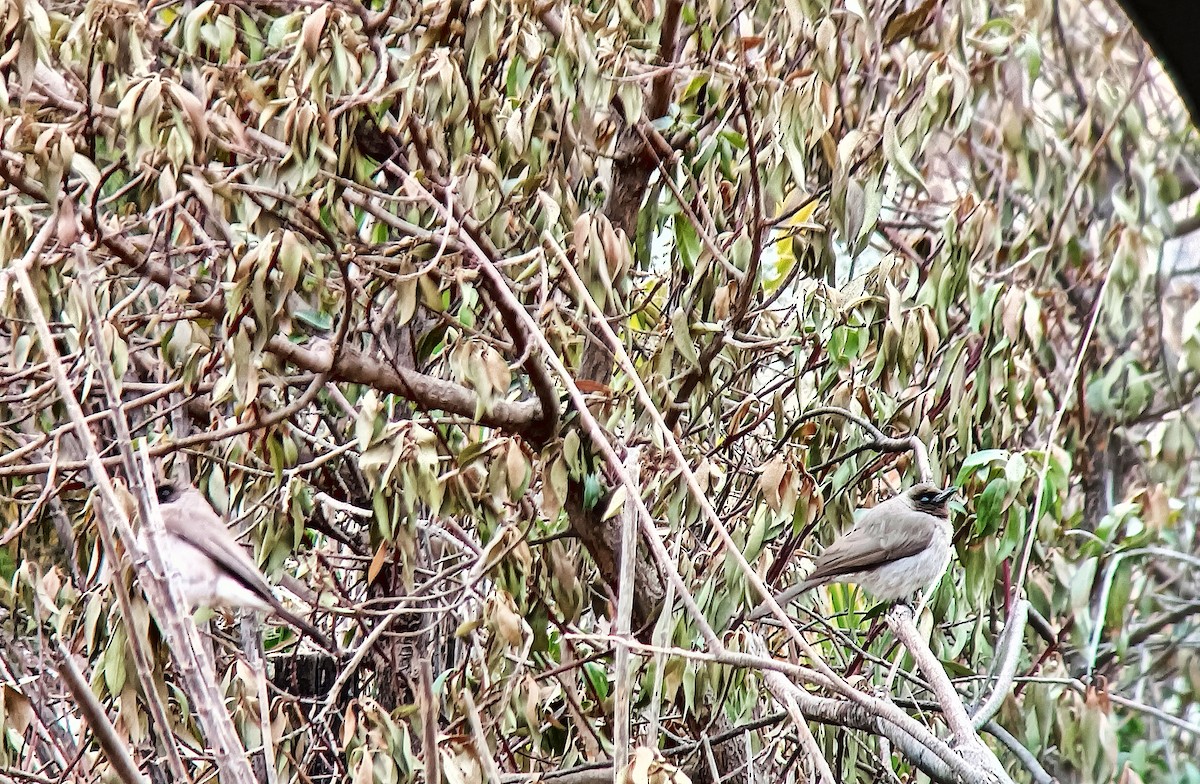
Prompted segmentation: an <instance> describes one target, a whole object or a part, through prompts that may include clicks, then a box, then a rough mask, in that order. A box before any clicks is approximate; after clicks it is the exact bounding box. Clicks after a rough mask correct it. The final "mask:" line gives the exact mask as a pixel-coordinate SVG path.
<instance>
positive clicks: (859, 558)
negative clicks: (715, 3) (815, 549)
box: [804, 502, 937, 586]
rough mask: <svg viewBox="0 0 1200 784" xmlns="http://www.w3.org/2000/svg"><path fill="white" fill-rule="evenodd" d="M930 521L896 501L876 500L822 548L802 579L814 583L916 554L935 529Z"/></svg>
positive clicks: (927, 542) (927, 543)
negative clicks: (815, 561)
mask: <svg viewBox="0 0 1200 784" xmlns="http://www.w3.org/2000/svg"><path fill="white" fill-rule="evenodd" d="M885 507H886V508H885ZM934 522H935V521H932V520H931V519H930V518H929V516H928V515H925V514H922V513H920V512H914V511H913V510H911V509H908V508H904V507H900V506H899V505H893V504H891V503H890V502H885V503H884V504H880V505H879V506H877V507H875V508H874V509H872V510H871V511H870V512H868V513H867V515H866V516H865V517H864V518H863V519H862V520H861V521H859V524H858V525H856V526H854V528H852V529H851V530H850V531H849V532H848V533H846V535H845V536H843V537H842V538H840V539H838V540H837V541H836V542H834V543H833V544H831V545H829V547H827V548H825V551H824V552H822V553H821V555H820V556H819V557H818V558H817V564H816V566H815V567H814V568H813V570H812V573H810V574H809V575H808V577H806V578H805V580H804V582H805V583H808V584H811V585H814V586H815V585H819V584H820V583H822V582H826V581H829V580H831V579H835V578H837V577H841V576H843V575H847V574H854V573H855V572H862V571H866V570H868V569H873V568H875V567H878V566H881V565H883V564H885V563H888V562H890V561H897V560H899V559H901V558H907V557H909V556H912V555H916V554H917V553H919V552H921V551H922V550H924V549H925V548H926V547H928V546H929V543H930V541H931V540H932V539H933V535H934V532H935V531H936V530H937V526H936V525H935V524H934Z"/></svg>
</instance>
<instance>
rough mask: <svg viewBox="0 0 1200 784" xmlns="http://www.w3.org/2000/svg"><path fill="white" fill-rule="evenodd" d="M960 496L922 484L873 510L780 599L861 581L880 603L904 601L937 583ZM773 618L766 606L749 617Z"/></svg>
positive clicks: (945, 562)
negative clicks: (952, 514)
mask: <svg viewBox="0 0 1200 784" xmlns="http://www.w3.org/2000/svg"><path fill="white" fill-rule="evenodd" d="M956 492H957V489H956V488H954V487H948V488H946V489H945V490H942V489H941V488H939V487H937V486H936V485H932V484H929V483H928V482H922V483H920V484H916V485H913V486H912V487H910V488H909V489H908V490H906V491H904V492H903V493H901V494H900V495H897V496H894V497H892V498H889V499H888V500H886V501H884V502H883V503H881V504H878V505H876V506H874V507H872V508H871V509H868V510H867V511H866V512H865V513H864V514H863V516H862V517H861V518H860V519H859V520H858V522H857V523H855V524H854V527H853V528H851V529H850V530H849V531H847V532H846V533H845V534H843V535H842V536H841V537H839V538H838V539H837V540H836V541H835V542H834V543H833V544H831V545H829V547H826V548H825V550H824V551H823V552H822V553H821V554H820V555H819V556H818V557H817V563H816V566H815V567H813V570H812V572H811V573H809V575H808V577H806V578H805V579H804V580H803V581H802V582H800V583H799V584H797V585H793V586H792V587H791V588H789V589H787V590H786V591H784V592H783V593H781V594H779V595H778V596H777V597H775V601H776V602H778V603H779V604H780V605H784V604H787V603H789V602H791V601H793V600H794V599H795V598H796V597H798V596H800V594H802V593H804V592H805V591H809V590H811V589H813V588H816V587H817V586H819V585H827V584H829V583H856V584H858V585H859V586H861V587H862V588H863V589H864V590H866V591H867V592H868V593H870V594H872V595H873V596H875V597H876V598H878V599H882V600H885V601H895V600H897V599H903V598H906V597H908V596H911V595H912V594H915V593H916V592H918V591H920V590H923V589H924V588H926V587H928V586H930V585H932V584H933V583H935V582H937V580H938V579H940V578H941V576H942V574H944V573H945V571H946V567H947V566H949V565H950V551H951V541H950V538H951V533H952V532H951V528H950V507H949V506H948V504H947V502H948V501H949V500H950V497H951V496H953V495H954V494H955V493H956ZM770 614H771V609H770V607H768V606H767V605H766V604H765V603H764V604H761V605H759V606H758V607H757V608H755V610H754V611H753V612H752V613H750V615H748V616H747V620H751V621H754V620H759V619H761V618H763V617H765V616H768V615H770Z"/></svg>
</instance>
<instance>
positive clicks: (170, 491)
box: [154, 485, 175, 504]
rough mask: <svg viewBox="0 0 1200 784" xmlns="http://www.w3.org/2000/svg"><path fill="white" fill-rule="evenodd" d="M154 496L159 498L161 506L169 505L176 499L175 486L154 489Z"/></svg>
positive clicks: (160, 486)
mask: <svg viewBox="0 0 1200 784" xmlns="http://www.w3.org/2000/svg"><path fill="white" fill-rule="evenodd" d="M154 494H155V495H156V496H158V502H159V503H160V504H167V503H170V502H171V500H172V499H174V498H175V487H174V486H173V485H159V486H158V487H156V488H154Z"/></svg>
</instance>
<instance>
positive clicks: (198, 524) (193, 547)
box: [141, 484, 334, 651]
mask: <svg viewBox="0 0 1200 784" xmlns="http://www.w3.org/2000/svg"><path fill="white" fill-rule="evenodd" d="M156 492H157V495H158V504H159V506H158V508H159V511H160V512H161V513H162V521H163V529H164V531H163V533H164V535H163V537H162V539H161V540H160V541H161V554H162V557H163V559H164V561H166V562H167V563H169V564H171V565H173V566H174V567H175V569H176V570H177V571H178V572H179V576H180V578H181V579H180V586H179V587H180V590H181V592H182V593H183V597H184V599H185V600H186V601H187V602H188V604H189V605H190V606H191V608H192V609H195V608H197V607H245V608H248V609H252V610H259V611H262V612H267V613H272V612H273V613H275V614H276V615H278V616H279V617H280V618H282V619H283V620H285V621H287V622H288V623H289V624H291V625H292V626H294V627H296V628H297V629H299V630H300V631H302V632H304V633H305V634H307V635H308V636H309V637H311V638H312V639H313V641H314V642H316V643H317V644H318V645H320V646H321V647H322V648H324V649H325V650H327V651H333V650H334V648H333V646H332V644H331V643H330V641H329V639H328V638H327V637H326V636H325V635H324V634H323V633H322V632H321V631H320V630H319V629H317V628H316V627H315V626H313V625H312V624H311V623H309V622H308V621H306V620H304V619H303V618H301V617H300V616H298V615H296V614H295V613H293V612H292V611H291V610H289V609H288V608H287V607H286V606H284V604H283V602H282V601H280V600H279V597H277V596H276V595H275V592H274V590H273V589H272V587H271V584H270V583H268V582H267V578H266V577H264V576H263V573H262V572H261V571H259V568H258V565H257V564H255V563H254V560H253V559H252V558H251V557H250V554H249V553H247V552H246V550H245V548H244V547H242V546H241V545H240V544H238V541H237V539H235V538H234V537H233V534H231V533H230V532H229V529H228V528H227V527H226V526H225V521H224V520H222V519H221V517H220V516H219V515H218V514H217V513H216V512H215V511H214V510H213V508H212V507H211V506H209V503H208V501H207V500H206V499H205V497H204V496H203V495H201V494H200V491H199V490H197V489H196V488H194V487H191V486H184V487H177V486H175V485H170V484H163V485H159V486H158V488H157V489H156ZM141 535H142V536H144V535H145V534H144V532H143V533H142V534H141ZM143 545H144V542H143Z"/></svg>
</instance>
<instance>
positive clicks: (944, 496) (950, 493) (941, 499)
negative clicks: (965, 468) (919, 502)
mask: <svg viewBox="0 0 1200 784" xmlns="http://www.w3.org/2000/svg"><path fill="white" fill-rule="evenodd" d="M955 495H958V488H957V487H955V486H954V485H950V486H949V487H947V488H946V489H945V490H943V491H942V492H940V493H938V494H937V495H935V496H934V497H933V500H934V501H936V502H937V503H939V504H943V503H945V502H946V501H949V500H950V499H951V498H952V497H954V496H955Z"/></svg>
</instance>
